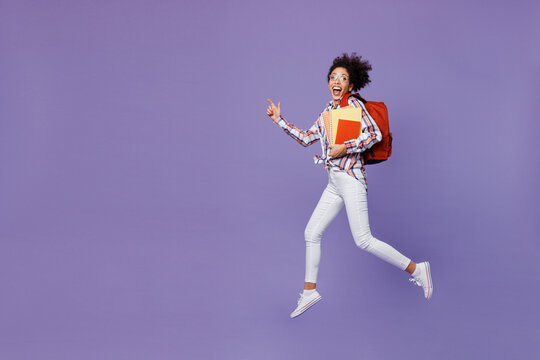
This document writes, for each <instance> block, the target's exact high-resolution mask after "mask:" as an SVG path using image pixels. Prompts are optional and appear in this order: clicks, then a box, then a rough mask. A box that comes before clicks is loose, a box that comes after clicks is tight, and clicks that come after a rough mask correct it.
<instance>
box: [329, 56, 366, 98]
mask: <svg viewBox="0 0 540 360" xmlns="http://www.w3.org/2000/svg"><path fill="white" fill-rule="evenodd" d="M338 67H342V68H345V69H347V72H348V73H349V80H350V81H349V82H350V83H351V84H353V88H352V91H357V90H360V89H362V88H363V87H364V86H366V85H367V84H369V83H370V82H371V80H370V79H369V74H368V72H369V71H370V70H371V65H370V64H369V61H367V60H362V57H361V56H357V55H356V53H355V52H353V53H351V55H348V54H347V53H343V55H341V56H338V57H337V58H335V59H334V62H333V63H332V66H330V70H328V76H327V77H326V80H327V81H330V74H332V71H334V69H335V68H338Z"/></svg>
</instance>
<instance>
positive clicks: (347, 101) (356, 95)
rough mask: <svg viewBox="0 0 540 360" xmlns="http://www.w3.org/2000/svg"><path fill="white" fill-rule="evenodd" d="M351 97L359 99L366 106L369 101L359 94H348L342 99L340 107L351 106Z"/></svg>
mask: <svg viewBox="0 0 540 360" xmlns="http://www.w3.org/2000/svg"><path fill="white" fill-rule="evenodd" d="M351 96H352V97H355V98H357V99H358V100H360V101H361V102H363V103H364V104H365V103H367V101H366V100H365V99H364V98H363V97H361V96H360V95H359V94H354V93H347V94H345V95H343V97H342V98H341V101H340V102H339V107H345V106H349V97H351Z"/></svg>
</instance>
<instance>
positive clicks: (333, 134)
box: [323, 106, 363, 144]
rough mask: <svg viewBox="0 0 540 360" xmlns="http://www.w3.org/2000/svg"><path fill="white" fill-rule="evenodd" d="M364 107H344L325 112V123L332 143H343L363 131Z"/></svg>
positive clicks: (329, 140)
mask: <svg viewBox="0 0 540 360" xmlns="http://www.w3.org/2000/svg"><path fill="white" fill-rule="evenodd" d="M362 111H363V110H362V109H361V108H354V107H349V106H347V107H343V108H339V109H335V110H330V111H325V112H323V120H324V125H325V127H326V133H327V136H328V142H329V143H330V144H343V143H345V141H348V140H351V139H356V138H357V137H358V136H360V133H361V132H362Z"/></svg>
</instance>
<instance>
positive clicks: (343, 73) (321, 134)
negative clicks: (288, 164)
mask: <svg viewBox="0 0 540 360" xmlns="http://www.w3.org/2000/svg"><path fill="white" fill-rule="evenodd" d="M370 70H371V65H370V64H369V62H368V61H365V60H362V57H360V56H356V54H355V53H352V54H351V55H350V56H349V55H348V54H343V55H342V56H340V57H337V58H335V59H334V61H333V64H332V66H331V67H330V70H329V71H328V76H327V80H328V89H329V90H330V95H331V97H332V101H330V102H329V103H328V104H327V105H326V107H325V108H324V110H323V112H324V111H329V110H332V109H337V108H339V103H340V100H341V98H342V97H343V96H344V95H345V94H347V93H349V92H351V91H357V90H359V89H362V88H363V87H364V86H366V85H367V84H368V83H369V82H370V79H369V75H368V72H369V71H370ZM268 101H269V103H270V105H269V106H268V109H267V110H266V114H267V115H268V116H269V117H270V118H271V119H272V120H273V121H274V123H276V124H277V125H279V126H280V127H281V128H282V129H283V130H284V131H285V132H286V133H287V134H288V135H289V136H291V137H292V138H293V139H295V140H296V141H298V142H299V143H300V144H301V145H302V146H309V145H311V144H313V143H315V142H316V141H317V140H320V141H321V148H322V156H316V161H315V162H316V163H324V167H325V169H326V170H327V171H328V185H327V187H326V189H325V190H324V192H323V194H322V196H321V199H320V200H319V203H318V204H317V206H316V207H315V210H314V211H313V214H312V215H311V218H310V219H309V222H308V224H307V226H306V230H305V234H304V235H305V241H306V273H305V283H304V291H303V292H302V293H301V294H300V299H299V300H298V304H297V307H296V309H295V310H294V311H293V312H292V313H291V315H290V316H291V318H294V317H296V316H298V315H300V314H302V313H303V312H304V311H306V310H307V309H309V308H310V307H311V306H313V305H314V304H315V303H317V302H318V301H319V300H321V295H320V294H319V293H318V291H317V290H316V289H315V287H316V283H317V273H318V270H319V262H320V258H321V237H322V234H323V232H324V230H325V229H326V227H327V226H328V225H329V224H330V222H331V221H332V220H333V219H334V218H335V217H336V215H337V214H338V213H339V211H340V209H341V208H342V207H343V205H345V209H346V211H347V217H348V220H349V226H350V228H351V232H352V235H353V237H354V241H355V243H356V245H357V246H358V247H359V248H361V249H363V250H366V251H368V252H370V253H372V254H373V255H375V256H377V257H379V258H381V259H383V260H385V261H387V262H389V263H390V264H392V265H395V266H397V267H399V268H400V269H401V270H405V271H406V272H408V273H409V274H411V278H410V281H412V282H414V283H415V284H416V285H418V286H421V287H422V288H423V290H424V296H425V298H426V299H429V298H431V295H432V294H433V281H432V279H431V273H430V267H429V262H427V261H426V262H422V263H419V264H415V263H414V262H413V261H411V259H409V258H407V257H406V256H404V255H402V254H401V253H400V252H398V251H397V250H396V249H394V248H393V247H392V246H390V245H388V244H386V243H384V242H382V241H380V240H378V239H376V238H374V237H373V236H372V235H371V230H370V228H369V220H368V206H367V182H366V176H365V170H364V162H363V159H362V152H363V151H365V150H367V149H369V148H370V147H372V146H373V145H374V144H375V143H377V142H379V141H381V137H382V135H381V132H380V130H379V128H378V126H377V123H376V122H375V121H374V120H373V119H372V118H371V116H370V115H369V113H368V112H367V111H366V109H365V107H364V105H363V103H362V102H361V101H359V100H358V99H356V98H354V97H350V98H349V100H348V104H349V106H353V107H356V108H362V110H363V114H362V131H361V133H360V136H359V137H358V138H356V139H351V140H349V141H345V143H344V144H335V145H332V144H329V142H328V137H327V136H326V132H327V129H326V128H325V125H324V120H323V116H322V113H321V115H319V118H318V119H317V121H315V124H313V126H312V127H311V128H310V129H309V130H307V131H305V130H300V129H298V128H296V127H295V126H294V125H292V124H291V123H289V122H288V121H287V120H285V118H284V117H283V116H282V115H281V108H280V105H281V104H280V103H279V102H278V104H277V106H276V105H274V103H273V102H272V101H271V100H270V99H268Z"/></svg>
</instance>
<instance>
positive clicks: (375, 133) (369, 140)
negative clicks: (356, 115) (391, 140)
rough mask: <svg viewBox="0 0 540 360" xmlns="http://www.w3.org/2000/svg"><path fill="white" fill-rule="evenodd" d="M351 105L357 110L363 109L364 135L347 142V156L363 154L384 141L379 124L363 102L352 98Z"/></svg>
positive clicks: (350, 99)
mask: <svg viewBox="0 0 540 360" xmlns="http://www.w3.org/2000/svg"><path fill="white" fill-rule="evenodd" d="M349 105H350V106H353V107H355V108H362V110H363V111H362V133H361V134H360V136H359V137H358V138H356V139H352V140H348V141H345V143H344V144H345V146H346V147H347V154H353V153H360V152H363V151H365V150H367V149H369V148H370V147H372V146H373V145H375V144H376V143H378V142H379V141H381V140H382V133H381V130H379V127H378V126H377V123H376V122H375V120H373V118H372V117H371V115H369V113H368V112H367V110H366V108H365V107H364V104H363V103H362V101H360V100H358V99H357V98H353V97H352V96H351V97H350V98H349Z"/></svg>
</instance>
